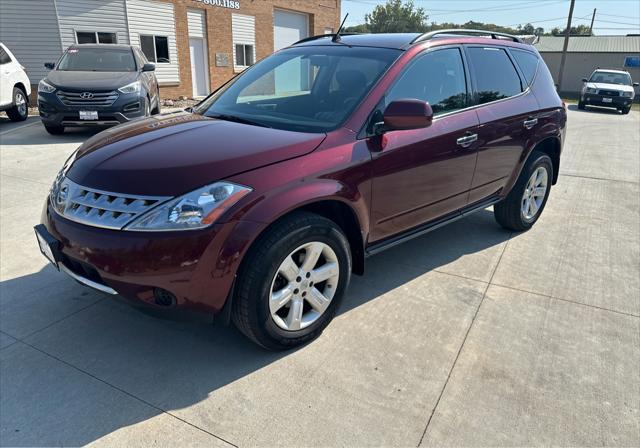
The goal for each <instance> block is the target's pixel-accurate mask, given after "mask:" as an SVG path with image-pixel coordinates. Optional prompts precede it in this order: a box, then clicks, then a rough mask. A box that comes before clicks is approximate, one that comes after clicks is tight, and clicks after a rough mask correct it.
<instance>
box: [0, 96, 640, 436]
mask: <svg viewBox="0 0 640 448" xmlns="http://www.w3.org/2000/svg"><path fill="white" fill-rule="evenodd" d="M91 135H93V133H92V132H91V131H71V132H68V133H66V134H65V135H63V136H58V137H54V136H50V135H48V134H47V133H46V132H45V130H44V128H43V127H42V126H41V125H40V123H39V122H38V118H36V117H33V118H30V119H29V120H28V121H27V122H23V123H20V124H11V123H9V122H8V121H6V119H4V118H2V119H0V145H1V150H0V172H1V185H0V192H1V204H0V206H1V218H0V219H1V221H0V233H1V258H0V280H1V283H0V288H1V289H0V300H1V302H0V303H1V306H0V363H1V364H0V395H1V397H0V444H1V445H3V446H15V445H22V446H25V445H27V446H34V445H39V446H41V445H84V444H91V443H95V444H105V445H118V446H136V445H138V446H139V445H163V446H164V445H181V446H183V445H184V446H189V445H205V444H206V445H213V446H227V445H237V446H372V445H373V446H391V445H393V446H418V445H423V446H443V445H449V446H460V445H466V446H489V445H491V446H499V445H503V446H504V445H508V446H514V445H564V446H568V445H571V446H594V445H598V446H605V445H608V446H612V445H615V446H638V445H640V191H639V190H640V183H639V181H640V112H638V111H632V112H631V113H630V114H629V115H624V116H623V115H619V114H618V113H615V112H607V111H593V110H588V111H579V110H577V108H576V107H575V106H571V107H570V111H569V123H568V136H567V142H566V145H565V149H564V153H563V156H562V161H561V170H560V179H559V182H558V184H557V185H556V186H555V188H553V189H552V191H551V197H550V199H549V202H548V204H547V208H546V209H545V211H544V213H543V215H542V217H541V219H540V221H539V222H538V223H537V224H536V226H534V228H533V229H532V230H531V231H529V232H526V233H522V234H512V233H509V232H507V231H505V230H503V229H501V228H500V227H499V226H498V225H497V224H496V223H495V222H494V219H493V215H492V212H491V210H490V209H489V210H485V211H482V212H479V213H477V214H475V215H473V216H471V217H469V218H465V219H463V220H460V221H457V222H456V223H454V224H452V225H450V226H448V227H445V228H441V229H439V230H436V231H434V232H432V233H430V234H427V235H426V236H423V237H421V238H419V239H417V240H414V241H412V242H411V243H408V244H404V245H402V246H399V247H396V248H394V249H391V250H390V251H388V252H385V253H383V254H381V255H378V256H375V257H373V258H370V259H369V260H368V265H367V274H366V275H365V276H364V277H354V280H353V282H352V284H351V286H350V288H349V290H348V294H347V297H346V299H345V301H344V304H343V306H342V309H341V310H340V311H339V315H338V316H337V317H336V319H335V320H334V321H333V323H332V324H331V325H330V326H329V327H328V328H327V330H326V331H325V332H324V334H323V335H322V336H321V337H320V338H319V339H318V340H317V341H315V342H313V343H311V344H310V345H308V346H306V347H303V348H301V349H299V350H296V351H292V352H284V353H271V352H267V351H264V350H261V349H260V348H258V347H256V346H255V345H253V344H252V343H251V342H249V341H248V340H247V339H245V338H244V337H243V336H242V335H241V334H240V333H239V332H238V331H236V330H235V329H234V328H233V327H224V326H206V325H203V324H194V323H186V322H173V321H166V320H160V319H156V318H153V317H150V316H148V315H146V314H143V313H140V312H139V311H136V310H134V309H132V308H130V307H129V306H128V305H125V304H122V303H120V302H119V301H117V300H114V298H113V297H112V296H106V295H104V294H101V293H98V292H94V291H92V290H90V289H87V288H85V287H82V286H80V285H79V284H77V283H75V282H74V281H73V280H71V279H70V278H67V277H66V276H64V275H63V274H60V273H58V272H57V271H56V270H55V269H54V268H53V267H51V266H48V265H47V263H46V260H45V259H44V257H43V256H42V255H41V254H40V253H39V251H38V248H37V244H36V240H35V237H34V234H33V229H32V228H33V226H34V225H35V224H37V223H38V222H39V217H40V212H41V209H42V205H43V202H44V200H45V197H46V195H47V192H48V189H49V186H50V184H51V182H52V180H53V178H54V176H55V174H56V173H57V171H58V169H59V168H60V166H61V165H62V163H63V162H64V161H65V160H66V158H67V157H68V156H69V154H71V152H72V151H73V150H74V149H75V148H76V147H77V146H78V145H79V144H80V143H81V142H82V141H84V140H85V139H87V138H88V137H89V136H91Z"/></svg>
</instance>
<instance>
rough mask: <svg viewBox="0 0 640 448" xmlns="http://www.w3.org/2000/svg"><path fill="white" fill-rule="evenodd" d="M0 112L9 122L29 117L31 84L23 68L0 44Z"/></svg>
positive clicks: (0, 43)
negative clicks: (2, 112)
mask: <svg viewBox="0 0 640 448" xmlns="http://www.w3.org/2000/svg"><path fill="white" fill-rule="evenodd" d="M0 74H2V76H0V111H5V112H6V113H7V116H8V117H9V119H10V120H11V121H23V120H26V119H27V117H28V116H29V95H31V83H30V82H29V77H28V76H27V72H26V71H25V69H24V67H23V66H22V65H20V63H19V62H18V60H17V59H16V57H15V56H14V55H13V53H11V51H9V49H8V48H7V47H5V45H4V44H3V43H2V42H0Z"/></svg>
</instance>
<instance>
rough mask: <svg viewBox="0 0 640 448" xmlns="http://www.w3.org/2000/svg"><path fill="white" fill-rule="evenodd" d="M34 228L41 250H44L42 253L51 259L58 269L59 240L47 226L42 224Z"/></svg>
mask: <svg viewBox="0 0 640 448" xmlns="http://www.w3.org/2000/svg"><path fill="white" fill-rule="evenodd" d="M33 230H35V232H36V239H37V240H38V247H40V252H42V255H44V256H45V258H46V259H47V260H49V261H50V262H51V264H53V265H54V266H55V267H56V269H58V259H59V257H58V255H57V254H58V245H59V243H58V241H57V240H56V239H55V238H54V237H53V236H51V234H50V233H49V232H48V231H47V229H46V227H44V226H43V225H42V224H39V225H37V226H35V227H34V228H33Z"/></svg>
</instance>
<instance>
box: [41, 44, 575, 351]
mask: <svg viewBox="0 0 640 448" xmlns="http://www.w3.org/2000/svg"><path fill="white" fill-rule="evenodd" d="M464 33H465V35H457V34H454V33H453V32H451V31H449V32H438V33H429V34H424V35H419V34H387V35H385V34H379V35H352V36H332V35H329V36H318V37H314V38H309V39H305V40H303V41H301V42H298V43H296V44H294V45H293V46H291V47H289V48H287V49H284V50H282V51H279V52H277V53H275V54H274V55H272V56H270V57H268V58H266V59H264V60H263V61H261V62H259V63H257V64H256V65H254V66H252V67H251V68H250V69H248V70H247V71H246V72H244V73H243V74H242V75H241V76H238V77H237V78H235V79H233V80H232V81H230V82H229V83H227V84H226V85H224V86H223V87H222V88H220V89H219V90H218V91H216V92H215V93H213V94H212V95H210V96H209V97H208V98H206V99H205V100H204V101H203V102H202V103H200V104H199V105H198V106H196V107H195V108H194V109H193V110H191V111H188V112H178V113H173V114H164V115H159V116H155V117H152V118H148V119H141V120H138V121H135V122H131V123H127V124H124V125H120V126H117V127H115V128H112V129H109V130H106V131H104V132H102V133H100V134H98V135H96V136H94V137H92V138H90V139H89V140H87V142H85V143H84V144H83V145H82V146H80V148H78V150H77V151H76V152H75V153H74V154H73V155H72V156H71V158H70V159H69V160H68V161H67V162H66V164H65V166H64V167H63V169H62V170H61V171H60V173H59V175H58V176H57V178H56V180H55V182H54V184H53V187H52V189H51V194H50V197H49V198H48V199H47V202H46V204H45V207H44V210H43V214H42V224H41V225H38V226H36V234H37V236H38V241H39V243H40V247H41V249H42V252H43V253H44V254H45V255H46V256H47V257H48V258H49V259H50V260H51V261H52V262H53V263H54V264H55V265H56V266H57V267H58V268H59V269H60V270H61V271H63V272H65V273H67V274H68V275H70V276H71V277H73V278H75V279H76V280H78V281H79V282H81V283H83V284H85V285H88V286H91V287H93V288H97V289H99V290H101V291H104V292H108V293H111V294H120V295H121V296H123V297H125V298H127V299H128V300H130V301H132V302H133V303H138V304H143V305H146V306H147V307H150V308H156V309H163V308H164V309H171V310H172V312H173V313H177V312H178V311H185V312H189V313H192V312H195V313H196V314H200V315H205V316H208V317H212V316H214V315H221V319H222V320H225V319H226V320H228V319H231V320H233V322H234V323H235V324H236V326H237V327H238V328H239V329H240V330H241V331H242V332H243V333H245V334H246V335H247V336H248V337H249V338H251V339H252V340H253V341H255V342H257V343H258V344H260V345H262V346H264V347H267V348H271V349H283V348H289V347H293V346H296V345H299V344H302V343H304V342H307V341H309V340H311V339H313V338H315V337H317V336H318V335H319V334H320V333H321V332H322V330H323V329H324V328H325V327H326V325H327V324H328V323H329V322H330V321H331V319H332V318H333V316H334V315H335V314H336V310H337V309H338V307H339V305H340V302H341V301H342V298H343V296H344V293H345V290H346V289H347V285H348V284H349V279H350V276H351V273H352V272H353V273H355V274H362V273H363V272H364V260H365V258H366V257H367V256H368V255H371V254H374V253H377V252H379V251H381V250H384V249H386V248H388V247H391V246H394V245H396V244H398V243H400V242H402V241H406V240H408V239H411V238H413V237H416V236H418V235H421V234H423V233H425V232H428V231H429V230H431V229H434V228H436V227H439V226H441V225H442V224H445V223H447V222H451V221H454V220H456V219H458V218H460V217H462V216H465V215H467V214H469V213H471V212H473V211H476V210H480V209H484V208H486V207H488V206H490V205H493V206H494V211H495V217H496V220H497V221H498V223H499V224H501V225H502V226H503V227H506V228H508V229H511V230H516V231H521V230H526V229H528V228H530V227H531V226H532V225H533V224H534V223H535V222H536V220H537V219H538V218H539V216H540V214H541V212H542V210H543V209H544V206H545V202H546V200H547V198H548V196H549V191H550V188H551V185H552V184H555V183H556V181H557V179H558V167H559V163H560V152H561V149H562V145H563V139H564V133H565V122H566V111H565V108H564V105H563V103H562V101H561V100H560V98H559V97H558V95H557V93H556V91H555V88H554V84H553V81H552V78H551V75H550V74H549V71H548V69H547V67H546V66H545V64H544V62H543V61H542V59H541V58H540V55H539V54H538V53H537V52H536V50H535V49H534V48H533V47H532V46H530V45H527V44H525V43H522V42H520V41H519V40H518V39H517V38H515V37H513V36H506V35H499V34H490V35H488V36H486V35H485V36H480V35H475V34H479V33H474V32H469V31H465V32H464ZM485 34H486V33H485Z"/></svg>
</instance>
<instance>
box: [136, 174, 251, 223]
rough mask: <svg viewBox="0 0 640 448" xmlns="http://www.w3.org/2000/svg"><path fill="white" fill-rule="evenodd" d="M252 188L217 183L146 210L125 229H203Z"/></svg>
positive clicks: (228, 183) (229, 183)
mask: <svg viewBox="0 0 640 448" xmlns="http://www.w3.org/2000/svg"><path fill="white" fill-rule="evenodd" d="M251 191H252V189H251V188H249V187H244V186H242V185H236V184H233V183H231V182H216V183H215V184H211V185H207V186H206V187H202V188H199V189H197V190H194V191H192V192H191V193H187V194H185V195H184V196H180V197H178V198H175V199H172V200H170V201H168V202H166V203H164V204H161V205H159V206H157V207H155V208H153V209H152V210H149V211H148V212H147V213H145V214H143V215H142V216H140V217H139V218H137V219H136V220H135V221H133V222H132V223H131V224H129V225H128V226H126V227H125V228H124V229H125V230H136V231H149V232H153V231H165V230H190V229H202V228H204V227H207V226H209V225H211V224H212V223H213V222H214V221H216V220H217V219H218V218H219V217H220V215H222V213H224V212H225V211H226V210H227V209H229V207H231V206H232V205H233V204H235V203H236V202H238V201H239V200H240V199H241V198H242V197H244V196H245V195H247V194H249V193H250V192H251Z"/></svg>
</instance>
